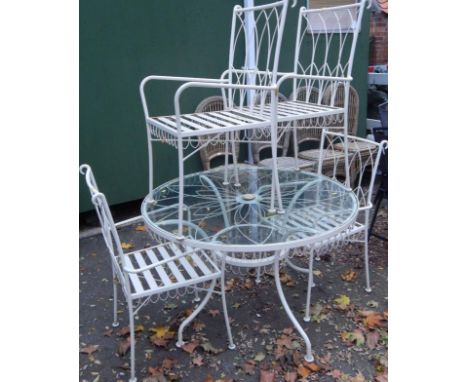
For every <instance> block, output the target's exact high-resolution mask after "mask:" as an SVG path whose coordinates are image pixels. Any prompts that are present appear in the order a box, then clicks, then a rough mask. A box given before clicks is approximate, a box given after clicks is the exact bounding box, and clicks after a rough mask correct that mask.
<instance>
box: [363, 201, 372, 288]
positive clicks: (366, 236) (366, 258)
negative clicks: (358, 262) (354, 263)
mask: <svg viewBox="0 0 468 382" xmlns="http://www.w3.org/2000/svg"><path fill="white" fill-rule="evenodd" d="M365 219H366V229H365V230H364V266H365V270H366V292H367V293H370V292H372V288H371V286H370V275H369V229H368V227H369V210H366V218H365Z"/></svg>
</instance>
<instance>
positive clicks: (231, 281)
mask: <svg viewBox="0 0 468 382" xmlns="http://www.w3.org/2000/svg"><path fill="white" fill-rule="evenodd" d="M235 284H236V280H234V279H229V280H227V281H226V283H225V286H224V289H225V290H226V292H229V291H230V290H232V289H233V288H234V285H235Z"/></svg>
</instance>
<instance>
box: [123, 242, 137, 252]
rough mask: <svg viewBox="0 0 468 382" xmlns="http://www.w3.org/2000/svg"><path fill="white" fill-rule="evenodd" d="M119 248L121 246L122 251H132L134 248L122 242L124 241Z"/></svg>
mask: <svg viewBox="0 0 468 382" xmlns="http://www.w3.org/2000/svg"><path fill="white" fill-rule="evenodd" d="M121 246H122V249H124V250H127V249H132V248H133V247H134V245H133V244H131V243H126V242H124V241H123V242H122V243H121Z"/></svg>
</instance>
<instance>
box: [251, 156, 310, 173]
mask: <svg viewBox="0 0 468 382" xmlns="http://www.w3.org/2000/svg"><path fill="white" fill-rule="evenodd" d="M276 163H277V164H278V168H279V169H281V170H288V169H291V170H292V169H295V168H296V166H297V167H299V169H301V170H309V171H316V170H317V163H318V162H311V161H308V160H305V159H300V158H298V159H297V164H296V161H295V159H294V157H278V158H277V161H276ZM258 165H259V166H260V167H268V168H271V167H273V158H267V159H263V160H261V161H260V162H258Z"/></svg>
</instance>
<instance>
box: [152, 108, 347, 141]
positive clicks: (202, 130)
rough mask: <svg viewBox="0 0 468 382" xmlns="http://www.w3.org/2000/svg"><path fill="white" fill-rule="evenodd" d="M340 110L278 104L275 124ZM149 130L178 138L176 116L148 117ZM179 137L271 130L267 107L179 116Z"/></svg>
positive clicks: (340, 111) (269, 111) (336, 112)
mask: <svg viewBox="0 0 468 382" xmlns="http://www.w3.org/2000/svg"><path fill="white" fill-rule="evenodd" d="M343 112H344V109H343V108H340V107H334V106H327V105H317V104H313V103H308V102H303V101H286V102H279V103H278V108H277V118H278V119H277V121H278V123H280V122H288V121H292V120H301V119H308V118H315V117H322V116H327V115H335V114H339V113H343ZM146 121H147V123H148V125H149V126H150V127H151V128H156V129H161V130H163V131H165V132H166V133H169V134H170V135H173V136H178V131H177V122H176V116H175V115H172V116H163V117H149V118H147V119H146ZM180 122H181V132H180V135H181V136H182V137H197V136H203V135H210V134H218V133H226V132H231V131H240V130H250V129H256V128H268V127H270V126H271V105H270V104H265V105H257V106H255V107H253V109H252V110H249V109H245V108H244V109H238V108H235V109H232V110H225V111H212V112H205V113H191V114H181V116H180Z"/></svg>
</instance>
